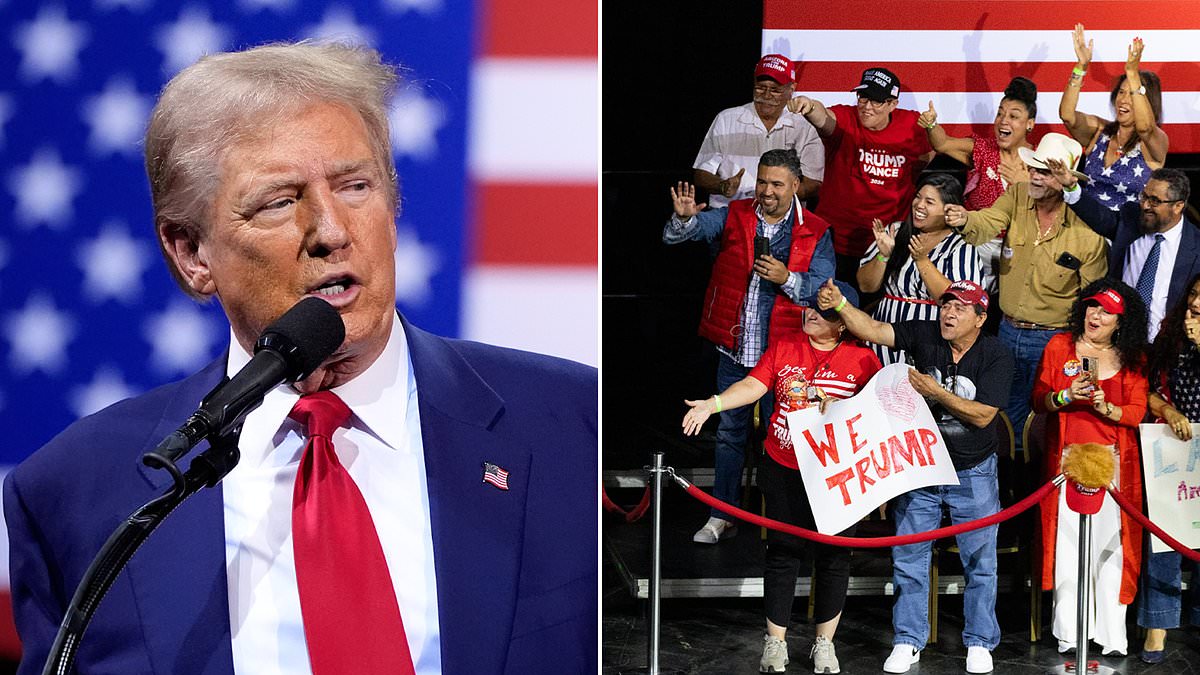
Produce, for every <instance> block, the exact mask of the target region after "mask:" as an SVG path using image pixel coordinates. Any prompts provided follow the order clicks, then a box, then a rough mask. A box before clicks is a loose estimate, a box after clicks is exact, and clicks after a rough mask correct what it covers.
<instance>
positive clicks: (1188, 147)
mask: <svg viewBox="0 0 1200 675" xmlns="http://www.w3.org/2000/svg"><path fill="white" fill-rule="evenodd" d="M1050 115H1056V113H1054V112H1051V113H1050ZM943 127H944V128H945V129H946V133H948V134H950V135H951V136H958V137H960V138H966V137H967V136H970V135H971V131H972V125H970V124H946V125H943ZM974 129H975V130H976V131H977V132H978V133H980V134H990V133H992V126H991V125H990V124H980V125H975V126H974ZM1162 130H1163V131H1165V132H1167V136H1168V137H1170V139H1171V154H1172V155H1176V154H1179V153H1181V152H1200V124H1164V125H1162ZM1051 131H1057V132H1058V133H1060V134H1061V133H1066V132H1065V130H1064V129H1063V126H1062V124H1061V123H1058V122H1056V123H1054V124H1039V125H1037V127H1036V128H1034V130H1033V134H1032V137H1031V140H1032V141H1033V142H1034V143H1035V144H1036V143H1037V141H1038V139H1040V138H1041V137H1042V134H1045V133H1048V132H1051Z"/></svg>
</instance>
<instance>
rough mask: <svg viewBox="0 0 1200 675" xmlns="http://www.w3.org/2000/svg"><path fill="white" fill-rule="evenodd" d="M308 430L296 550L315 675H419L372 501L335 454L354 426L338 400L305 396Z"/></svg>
mask: <svg viewBox="0 0 1200 675" xmlns="http://www.w3.org/2000/svg"><path fill="white" fill-rule="evenodd" d="M289 417H291V418H292V419H294V420H296V421H297V422H299V423H300V424H303V425H304V426H305V428H306V429H307V431H308V443H307V444H306V445H305V446H304V456H303V457H302V458H301V459H300V469H299V471H298V472H297V473H296V485H295V488H294V490H293V492H292V547H293V549H294V550H295V553H296V585H297V586H298V587H299V590H300V614H301V616H302V617H303V619H304V637H305V639H306V640H307V641H308V659H309V662H310V663H311V665H312V670H313V674H314V675H332V674H336V673H362V674H363V675H373V674H375V673H388V674H392V673H398V674H400V675H411V674H412V673H413V662H412V656H411V655H410V654H409V652H408V640H407V639H406V638H405V636H404V622H403V621H401V619H400V607H399V605H397V603H396V593H395V591H394V590H393V587H392V578H391V575H390V574H388V567H387V560H385V559H384V557H383V547H382V546H380V545H379V536H378V535H377V534H376V533H375V524H374V522H372V520H371V513H370V512H369V511H368V510H367V502H366V501H365V500H363V496H362V493H361V492H359V490H358V486H357V485H355V484H354V479H353V478H351V477H350V474H349V473H347V471H346V469H345V468H344V467H343V466H342V464H341V462H339V461H338V458H337V454H336V453H335V452H334V449H333V432H334V431H335V430H336V429H337V428H338V427H340V426H342V425H344V424H345V423H346V421H347V420H348V419H350V408H348V407H346V404H345V403H344V402H343V401H342V399H340V398H338V397H337V395H336V394H334V393H333V392H329V391H321V392H317V393H316V394H310V395H308V396H301V397H300V400H299V401H298V402H297V403H296V407H294V408H292V412H291V414H290V415H289Z"/></svg>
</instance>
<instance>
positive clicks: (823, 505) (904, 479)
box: [786, 363, 958, 534]
mask: <svg viewBox="0 0 1200 675" xmlns="http://www.w3.org/2000/svg"><path fill="white" fill-rule="evenodd" d="M786 416H787V421H788V428H789V429H790V431H791V434H792V447H793V448H794V450H795V452H796V460H797V461H798V462H799V464H800V474H801V476H802V477H803V478H804V489H805V490H806V491H807V492H808V500H809V504H810V506H811V507H812V512H813V516H814V518H815V520H816V523H817V531H819V532H821V533H822V534H837V533H838V532H841V531H842V530H844V529H846V528H847V527H849V526H851V525H853V524H854V523H856V522H858V521H859V520H861V519H862V517H863V516H865V515H866V514H868V513H870V512H871V511H872V510H874V509H876V508H878V507H879V505H880V504H883V503H884V502H886V501H888V500H889V499H891V498H892V497H895V496H896V495H898V494H901V493H904V492H908V491H909V490H912V489H915V488H919V487H926V486H929V485H958V475H957V474H956V473H955V472H954V465H953V464H952V463H951V462H950V454H949V452H947V450H946V444H945V442H944V441H943V440H942V435H941V433H940V432H939V431H938V428H937V423H936V422H935V421H934V419H933V414H932V413H930V411H929V406H928V405H927V404H926V403H925V400H924V399H923V398H922V397H921V395H920V394H918V393H917V392H916V390H914V389H913V388H912V385H911V384H909V382H908V366H907V365H905V364H903V363H893V364H892V365H890V366H887V367H886V368H884V369H883V370H880V371H879V372H878V373H876V374H875V377H873V378H871V381H870V382H868V383H867V386H865V387H863V389H862V391H860V392H859V393H858V395H857V396H854V397H853V398H848V399H845V400H841V401H830V402H829V404H828V405H827V406H826V408H825V414H824V415H822V414H821V413H820V411H819V410H818V409H817V408H816V407H815V406H813V407H810V408H805V409H803V410H796V411H793V412H789V413H787V415H786Z"/></svg>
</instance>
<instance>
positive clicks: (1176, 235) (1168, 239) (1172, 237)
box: [1142, 214, 1183, 246]
mask: <svg viewBox="0 0 1200 675" xmlns="http://www.w3.org/2000/svg"><path fill="white" fill-rule="evenodd" d="M1182 225H1183V215H1182V214H1181V215H1180V216H1179V220H1177V221H1175V224H1174V225H1172V226H1171V229H1169V230H1166V231H1164V232H1151V233H1149V234H1143V235H1142V236H1143V237H1148V238H1150V239H1154V235H1155V234H1161V235H1162V236H1163V243H1166V244H1170V245H1171V246H1177V245H1179V240H1180V239H1182V238H1183V227H1181V226H1182Z"/></svg>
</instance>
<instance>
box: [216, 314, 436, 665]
mask: <svg viewBox="0 0 1200 675" xmlns="http://www.w3.org/2000/svg"><path fill="white" fill-rule="evenodd" d="M249 360H250V355H249V354H247V353H246V351H245V350H244V349H242V348H241V346H240V345H239V344H238V342H237V340H235V339H233V338H232V337H231V339H230V348H229V363H228V367H227V372H228V374H230V375H232V374H233V373H236V372H237V371H238V370H239V369H241V367H242V366H243V365H245V364H246V363H247V362H249ZM333 392H334V393H336V394H337V395H338V396H339V397H341V399H342V400H343V401H345V402H346V404H347V405H348V406H349V407H350V410H351V411H353V413H354V414H353V416H352V417H351V419H350V422H349V424H350V427H349V428H341V429H339V430H338V431H337V432H336V433H334V436H333V442H334V446H335V448H336V450H337V454H338V458H339V459H340V460H341V463H342V465H343V466H345V467H346V469H347V471H348V472H349V473H350V476H351V477H352V478H353V479H354V482H355V483H356V484H357V485H358V488H359V490H360V491H361V492H362V495H363V498H364V499H365V500H366V502H367V508H368V509H369V510H370V512H371V518H372V520H374V522H375V528H376V530H377V532H378V534H379V542H380V544H381V545H382V546H383V554H384V557H385V558H386V560H387V565H388V570H389V571H390V573H391V577H392V585H393V587H394V590H395V593H396V599H397V601H398V603H399V605H400V614H401V617H402V618H403V620H404V631H405V634H406V635H407V637H408V646H409V650H410V651H411V653H412V657H413V663H414V665H415V666H416V672H417V674H418V675H433V674H436V673H440V672H441V646H440V640H439V630H438V611H437V580H436V577H435V573H434V565H433V536H432V533H431V530H430V519H429V491H428V489H427V485H426V475H425V456H424V453H423V446H422V444H421V424H420V419H419V417H418V409H417V387H416V380H415V379H414V377H413V369H412V362H411V360H410V358H409V353H408V343H407V342H406V340H405V338H404V330H403V328H402V327H401V324H400V320H399V318H398V317H397V318H394V319H393V322H392V333H391V337H390V338H389V339H388V343H387V346H386V347H385V348H384V351H383V353H382V354H380V356H379V358H378V359H376V360H375V362H374V363H373V364H371V366H370V367H369V368H367V370H366V371H365V372H363V373H362V374H361V375H359V376H358V377H356V378H354V379H353V380H351V381H350V382H347V383H346V384H344V385H342V386H340V387H337V388H335V389H334V390H333ZM298 399H299V394H297V392H296V391H295V390H294V389H292V388H291V387H290V386H289V385H280V386H278V387H276V388H275V389H273V390H271V391H270V392H268V393H267V395H266V397H265V399H264V400H263V403H262V405H261V406H259V407H258V408H257V409H256V410H254V411H253V412H251V413H250V414H249V415H248V416H247V417H246V420H245V423H244V425H243V427H242V435H241V441H240V443H239V446H240V448H241V451H242V459H241V462H240V463H239V464H238V465H237V467H235V468H234V470H233V471H232V472H230V474H229V475H228V476H227V477H226V478H225V480H224V481H223V483H222V485H223V490H224V500H225V501H224V504H225V509H224V514H225V562H226V571H227V574H228V579H229V615H230V616H229V625H230V629H231V631H232V636H233V665H234V670H235V671H236V672H238V673H254V674H255V675H259V674H262V673H288V674H292V673H311V672H312V669H311V667H310V665H309V661H308V650H307V647H306V643H305V638H304V627H303V625H302V622H301V615H300V596H299V593H298V591H297V589H296V563H295V558H294V555H293V549H292V521H291V517H292V487H293V484H294V482H295V480H296V471H297V467H298V466H299V463H300V457H301V455H302V453H303V450H304V443H305V438H304V435H303V433H304V429H303V428H302V427H301V426H300V425H299V424H298V423H296V422H294V421H293V420H291V419H290V418H288V413H289V412H291V409H292V406H294V405H295V403H296V401H297V400H298Z"/></svg>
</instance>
